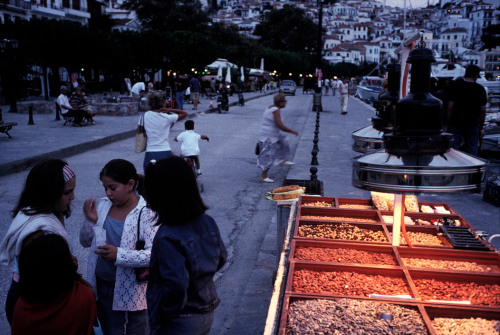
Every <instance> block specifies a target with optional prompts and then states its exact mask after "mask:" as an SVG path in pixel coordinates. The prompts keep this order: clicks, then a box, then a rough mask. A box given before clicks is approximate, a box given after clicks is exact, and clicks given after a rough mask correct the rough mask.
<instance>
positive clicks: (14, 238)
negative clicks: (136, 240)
mask: <svg viewBox="0 0 500 335" xmlns="http://www.w3.org/2000/svg"><path fill="white" fill-rule="evenodd" d="M75 187H76V176H75V173H74V172H73V170H72V169H71V168H70V167H69V166H68V164H67V163H66V162H65V161H63V160H60V159H49V160H45V161H41V162H39V163H37V164H36V165H35V166H34V167H33V168H32V169H31V171H30V172H29V174H28V177H27V178H26V183H25V185H24V189H23V191H22V193H21V196H20V197H19V201H18V203H17V205H16V207H15V208H14V209H13V210H12V217H13V220H12V223H11V224H10V226H9V230H8V231H7V234H6V235H5V238H4V239H3V241H2V244H1V245H0V261H1V262H2V264H4V265H10V266H12V269H13V277H12V282H11V286H10V288H9V292H8V293H7V299H6V302H5V314H6V316H7V320H8V321H9V323H12V313H13V311H14V306H15V305H16V302H17V300H18V298H19V279H20V276H21V275H22V274H21V273H20V270H19V266H18V258H19V254H20V253H21V251H22V249H23V248H24V246H25V245H26V244H27V243H29V242H30V241H31V240H33V239H34V238H36V237H39V236H41V235H43V234H47V233H52V234H58V235H61V236H62V237H63V238H64V239H65V240H68V232H67V231H66V226H65V219H67V218H68V217H69V216H70V215H71V207H70V206H71V202H72V201H73V199H75V193H74V190H75ZM74 260H75V262H76V258H74Z"/></svg>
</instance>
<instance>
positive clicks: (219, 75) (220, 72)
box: [217, 66, 222, 80]
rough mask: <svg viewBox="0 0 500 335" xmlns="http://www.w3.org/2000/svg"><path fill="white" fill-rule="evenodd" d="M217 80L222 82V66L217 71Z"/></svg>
mask: <svg viewBox="0 0 500 335" xmlns="http://www.w3.org/2000/svg"><path fill="white" fill-rule="evenodd" d="M217 80H222V66H219V70H217Z"/></svg>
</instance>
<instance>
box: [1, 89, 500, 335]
mask: <svg viewBox="0 0 500 335" xmlns="http://www.w3.org/2000/svg"><path fill="white" fill-rule="evenodd" d="M271 100H272V98H271V96H267V97H262V98H259V99H255V100H252V101H248V102H247V104H246V105H245V107H231V109H230V112H229V113H228V114H221V115H219V114H216V113H215V114H213V113H208V114H205V113H200V114H197V115H192V117H194V120H195V123H196V124H195V129H196V130H197V131H198V132H200V133H203V134H206V135H208V136H209V137H210V139H211V141H210V142H208V143H207V142H203V143H202V144H201V150H202V156H201V163H202V170H203V182H204V186H205V190H206V192H205V193H204V195H203V197H204V199H205V201H206V202H207V204H208V205H209V206H210V210H209V214H210V215H212V216H213V217H214V218H215V219H216V221H217V222H218V224H219V226H220V228H221V232H222V235H223V237H224V241H225V243H226V245H227V246H228V249H229V254H230V262H229V264H228V265H227V266H226V267H225V268H224V269H223V270H222V272H221V273H220V274H219V275H218V277H217V286H218V292H219V294H220V296H221V300H222V303H221V305H220V306H219V308H218V309H217V311H216V318H215V322H214V326H213V329H212V332H211V334H214V335H215V334H217V335H219V334H239V335H240V334H241V335H246V334H248V335H254V334H259V333H262V331H263V329H264V326H265V320H266V315H267V306H268V304H269V300H270V298H271V295H272V290H273V287H272V283H273V274H274V270H275V265H276V261H275V256H276V240H275V239H276V221H277V218H276V207H275V205H274V203H272V202H270V201H267V200H264V194H265V192H266V191H267V190H269V189H270V188H272V187H275V186H280V185H281V183H282V181H283V180H284V179H285V178H288V179H309V176H310V172H309V169H310V167H311V166H310V162H311V158H312V157H311V150H312V146H313V138H314V129H315V123H316V113H314V112H311V107H312V96H311V95H302V94H301V92H300V91H299V93H298V94H297V96H295V97H287V100H288V101H289V103H288V106H287V108H286V109H285V111H284V117H285V122H286V123H288V124H289V125H290V126H291V127H293V128H295V129H297V130H299V132H300V135H299V137H293V136H292V137H291V144H292V149H293V152H294V159H293V160H294V161H295V162H296V163H297V164H296V165H295V166H292V167H276V168H273V169H272V170H271V172H270V174H269V176H270V177H271V178H273V179H275V180H276V183H275V185H272V184H262V183H260V182H258V176H259V173H260V171H259V170H258V169H257V168H256V166H255V155H254V154H253V150H254V146H255V138H256V134H257V131H258V124H259V122H260V116H261V114H262V111H263V108H264V107H265V106H267V105H269V104H270V103H271ZM322 101H323V108H324V112H323V113H321V115H320V128H319V148H320V152H319V155H318V162H319V165H318V166H317V168H318V178H319V179H320V180H321V181H323V185H324V194H325V196H332V197H333V196H338V197H350V198H368V196H369V195H368V192H366V191H363V190H359V189H356V188H354V187H353V186H352V185H351V159H352V158H353V157H355V156H357V155H358V154H357V153H355V152H353V151H352V150H351V145H352V139H351V133H352V132H353V131H354V130H357V129H359V128H362V127H364V126H366V125H368V124H369V119H370V117H371V116H372V115H373V110H372V109H371V108H370V107H368V106H367V105H366V104H364V103H362V102H360V101H359V100H357V99H355V98H352V99H351V100H350V102H349V113H348V114H347V115H345V116H342V115H340V111H339V103H338V97H332V96H328V97H323V100H322ZM205 106H207V105H206V104H205ZM4 110H5V109H4ZM13 117H24V118H26V119H25V120H26V121H25V122H27V115H22V116H19V115H14V114H8V113H4V120H5V121H10V120H9V119H10V118H13ZM52 120H53V116H50V115H49V116H45V118H44V116H37V115H35V123H36V125H35V126H27V125H26V124H25V123H24V122H23V123H22V124H21V122H20V121H21V119H20V120H19V121H17V122H18V123H20V126H19V130H13V131H12V135H13V136H14V139H13V140H5V139H3V138H0V150H1V151H2V153H3V152H9V154H8V155H10V156H9V157H10V158H7V157H6V156H7V155H5V156H4V155H2V156H0V167H1V166H4V168H8V166H12V164H10V163H9V162H11V161H12V160H13V157H21V158H23V157H30V155H31V156H33V155H40V154H43V152H42V151H43V148H47V147H50V148H53V149H54V150H53V152H54V153H56V154H58V155H59V154H61V155H65V156H67V158H66V159H67V161H68V162H69V164H70V165H71V166H72V167H73V168H74V169H75V171H76V173H77V189H76V197H77V199H76V200H75V201H74V204H73V208H74V213H73V215H72V216H71V218H70V219H69V220H68V222H67V227H68V230H69V235H70V238H71V240H72V241H74V243H73V248H74V250H73V251H74V253H75V255H76V256H77V257H78V259H79V261H80V266H81V268H82V269H83V268H84V266H85V264H86V250H84V249H82V248H81V247H79V244H78V239H77V233H78V227H79V224H80V222H81V220H82V218H83V215H82V213H81V210H80V208H81V206H82V204H83V201H84V200H85V199H86V198H87V197H90V196H104V192H103V191H102V186H101V185H100V183H99V180H98V178H97V175H98V173H99V170H100V168H101V167H102V166H103V165H104V164H105V163H106V162H107V161H108V160H109V159H112V158H116V157H121V158H125V159H128V160H130V161H132V162H133V163H134V164H135V165H136V166H137V167H139V168H140V166H142V157H143V155H142V154H135V153H133V152H132V148H133V143H134V142H133V138H126V139H124V140H120V141H117V142H113V143H110V144H106V145H103V144H104V143H100V144H99V143H97V144H94V145H98V147H97V148H91V150H88V151H85V152H81V150H83V148H82V147H81V146H82V144H81V143H83V142H86V141H89V140H90V141H91V143H94V142H99V141H103V139H105V138H108V137H110V136H118V134H121V133H123V132H130V131H131V130H132V129H133V128H134V125H135V123H136V120H137V117H132V118H126V117H108V118H105V117H98V118H97V119H96V120H97V121H98V125H97V126H94V127H87V128H73V127H66V128H63V127H62V123H56V122H54V121H52ZM181 130H182V124H177V125H176V126H174V128H173V129H172V138H173V136H175V135H176V134H178V133H179V132H180V131H181ZM0 136H3V135H0ZM9 141H10V142H9ZM9 145H11V147H14V146H17V149H14V148H9ZM67 146H70V147H74V146H77V147H76V148H74V149H73V150H74V152H73V153H76V154H75V155H71V156H68V153H65V152H64V151H63V150H66V147H67ZM173 146H174V149H175V150H178V146H177V145H176V144H173ZM16 150H17V151H16ZM61 151H63V152H61ZM2 160H4V161H2ZM6 160H7V161H6ZM2 164H3V165H2ZM26 174H27V172H26V171H22V172H18V173H11V174H8V175H4V176H2V177H0V185H1V186H0V190H1V192H0V214H2V215H0V231H1V232H3V233H1V235H0V237H2V236H3V234H4V232H5V231H6V229H7V227H8V225H9V224H10V218H9V216H8V212H9V210H11V209H12V207H13V206H14V204H15V202H16V200H17V197H18V196H19V193H20V190H21V188H22V185H23V183H24V179H25V177H26ZM419 200H420V201H432V202H446V203H449V204H450V205H451V206H452V207H453V208H454V209H455V210H457V211H458V212H459V213H460V214H462V216H463V217H464V218H465V219H466V220H468V221H469V222H470V223H472V224H473V225H475V226H476V227H477V228H478V229H480V230H484V231H487V232H490V233H491V234H493V233H500V221H499V218H500V211H499V209H498V208H496V207H494V206H492V205H490V204H487V203H485V202H483V201H482V199H481V195H479V194H470V195H462V196H456V195H422V196H419ZM497 240H500V239H497ZM495 245H496V247H497V248H498V247H500V243H496V244H495ZM0 271H1V272H0V274H1V278H0V284H1V289H0V300H1V301H0V303H3V301H4V300H5V294H6V291H7V289H8V285H9V281H10V279H9V272H10V271H9V269H7V267H2V268H1V269H0ZM8 332H9V327H8V325H7V324H6V321H5V317H4V316H3V317H2V318H1V319H0V334H8Z"/></svg>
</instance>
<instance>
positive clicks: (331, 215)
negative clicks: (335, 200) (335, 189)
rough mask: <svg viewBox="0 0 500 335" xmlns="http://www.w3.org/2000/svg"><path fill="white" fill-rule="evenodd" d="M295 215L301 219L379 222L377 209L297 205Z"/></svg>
mask: <svg viewBox="0 0 500 335" xmlns="http://www.w3.org/2000/svg"><path fill="white" fill-rule="evenodd" d="M297 216H298V217H299V218H300V219H301V220H320V221H337V222H356V223H381V222H382V220H381V218H380V216H379V213H378V211H370V210H368V211H361V210H357V209H342V208H318V207H309V208H308V207H299V210H298V214H297Z"/></svg>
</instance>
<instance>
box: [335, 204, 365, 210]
mask: <svg viewBox="0 0 500 335" xmlns="http://www.w3.org/2000/svg"><path fill="white" fill-rule="evenodd" d="M339 208H347V209H363V210H372V209H373V207H372V206H370V205H360V204H340V205H339Z"/></svg>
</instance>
